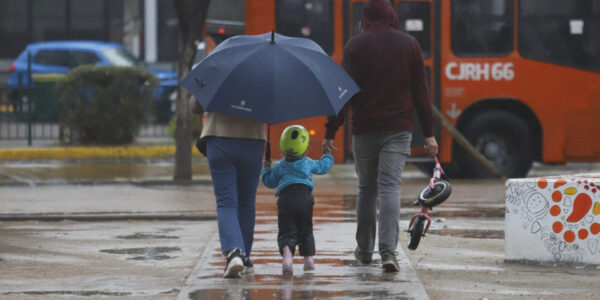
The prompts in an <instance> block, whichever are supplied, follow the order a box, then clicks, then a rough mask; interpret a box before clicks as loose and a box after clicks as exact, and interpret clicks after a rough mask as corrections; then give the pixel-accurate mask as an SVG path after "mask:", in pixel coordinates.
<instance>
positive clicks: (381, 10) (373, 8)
mask: <svg viewBox="0 0 600 300" xmlns="http://www.w3.org/2000/svg"><path fill="white" fill-rule="evenodd" d="M362 13H363V19H362V21H361V23H360V31H366V30H385V29H390V28H391V29H397V28H398V25H399V24H400V21H399V20H398V15H397V14H396V12H395V11H394V7H392V4H391V3H390V1H389V0H369V1H367V3H366V4H365V6H364V7H363V11H362Z"/></svg>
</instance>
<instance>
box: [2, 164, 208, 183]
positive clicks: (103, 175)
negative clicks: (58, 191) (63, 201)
mask: <svg viewBox="0 0 600 300" xmlns="http://www.w3.org/2000/svg"><path fill="white" fill-rule="evenodd" d="M173 169H174V164H173V162H172V161H170V160H152V159H147V160H142V159H124V160H56V161H43V162H35V163H32V162H7V163H3V164H1V165H0V183H3V182H14V181H17V182H18V181H23V180H30V181H50V182H56V183H60V182H73V181H78V182H79V181H103V180H144V179H152V180H156V179H171V178H173ZM192 173H193V176H194V178H200V177H207V175H208V164H207V163H206V162H205V161H204V160H203V159H195V160H194V161H193V162H192Z"/></svg>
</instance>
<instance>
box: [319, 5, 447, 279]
mask: <svg viewBox="0 0 600 300" xmlns="http://www.w3.org/2000/svg"><path fill="white" fill-rule="evenodd" d="M362 13H363V19H362V21H361V24H360V33H359V34H358V35H356V36H355V37H353V38H352V39H351V40H350V41H348V43H347V44H346V46H345V47H344V56H343V59H342V66H343V67H344V69H345V70H346V71H347V72H348V73H349V74H350V76H352V78H353V79H354V80H355V81H356V83H357V84H358V86H359V87H360V88H361V92H359V93H358V94H356V95H355V96H354V97H353V98H352V99H351V100H350V102H349V106H350V108H351V109H352V115H353V117H352V147H353V151H354V163H355V167H356V172H357V174H358V180H359V192H358V200H357V204H356V218H357V229H356V242H357V247H356V249H355V251H354V256H355V257H356V260H357V261H359V262H360V263H361V264H369V263H371V261H372V255H373V251H374V247H375V237H376V233H377V228H379V233H378V238H379V242H378V246H379V254H380V255H381V262H382V266H383V269H384V270H385V271H389V272H398V271H399V270H400V268H399V266H398V262H397V261H396V255H395V253H396V246H397V244H398V233H399V224H398V223H399V219H400V179H401V176H402V170H403V169H404V165H405V164H406V160H407V159H408V157H409V156H410V144H411V140H412V131H413V128H412V124H413V117H412V112H413V110H414V109H415V108H416V109H417V113H418V115H419V120H420V121H421V127H422V129H423V135H424V136H425V150H426V152H427V153H428V154H429V155H431V156H434V155H436V154H437V151H438V146H437V142H436V140H435V137H434V136H433V113H432V108H431V100H430V97H429V89H428V87H427V78H426V75H425V69H424V64H423V56H422V54H421V47H420V46H419V43H418V42H417V41H416V39H414V38H413V37H412V36H410V35H408V34H405V33H403V32H401V31H399V30H398V29H397V28H398V22H399V21H398V16H397V15H396V12H395V11H394V9H393V7H392V5H391V4H390V1H389V0H369V1H367V3H366V4H365V6H364V8H363V12H362ZM347 111H348V105H346V107H345V108H344V109H343V110H342V112H341V113H340V114H339V115H338V116H337V117H330V118H329V120H328V123H327V124H326V125H325V126H326V133H325V140H324V141H323V145H322V148H323V152H324V153H329V152H331V151H334V150H337V148H335V147H334V145H333V139H334V136H335V133H336V131H337V130H338V128H339V126H340V125H342V124H343V118H344V115H345V114H346V112H347ZM378 198H379V218H377V199H378Z"/></svg>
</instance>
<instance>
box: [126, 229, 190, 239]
mask: <svg viewBox="0 0 600 300" xmlns="http://www.w3.org/2000/svg"><path fill="white" fill-rule="evenodd" d="M176 230H177V229H174V228H165V229H161V230H160V231H161V232H156V233H153V232H136V233H134V234H129V235H118V236H116V238H118V239H124V240H163V239H178V238H179V237H178V236H175V235H166V234H165V233H166V232H170V231H176Z"/></svg>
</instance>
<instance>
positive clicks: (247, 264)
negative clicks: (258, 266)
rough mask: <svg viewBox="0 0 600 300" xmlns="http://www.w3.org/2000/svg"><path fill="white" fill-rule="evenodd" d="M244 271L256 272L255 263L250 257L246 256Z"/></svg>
mask: <svg viewBox="0 0 600 300" xmlns="http://www.w3.org/2000/svg"><path fill="white" fill-rule="evenodd" d="M243 260H244V273H253V272H254V264H253V263H252V261H251V260H250V258H249V257H247V256H244V258H243Z"/></svg>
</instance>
